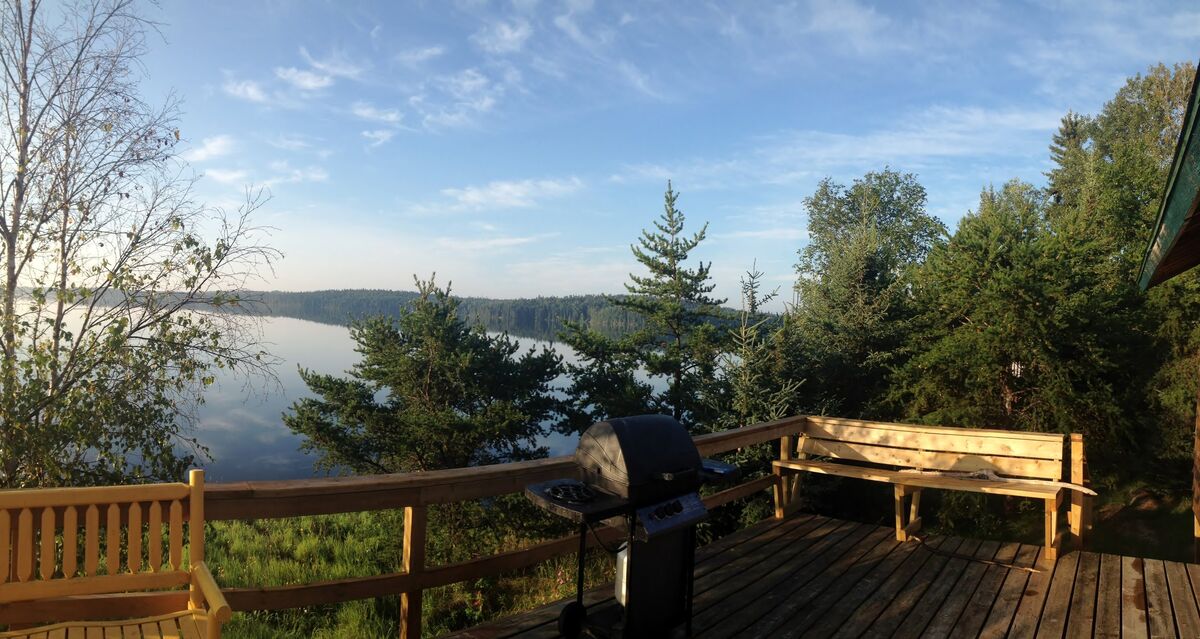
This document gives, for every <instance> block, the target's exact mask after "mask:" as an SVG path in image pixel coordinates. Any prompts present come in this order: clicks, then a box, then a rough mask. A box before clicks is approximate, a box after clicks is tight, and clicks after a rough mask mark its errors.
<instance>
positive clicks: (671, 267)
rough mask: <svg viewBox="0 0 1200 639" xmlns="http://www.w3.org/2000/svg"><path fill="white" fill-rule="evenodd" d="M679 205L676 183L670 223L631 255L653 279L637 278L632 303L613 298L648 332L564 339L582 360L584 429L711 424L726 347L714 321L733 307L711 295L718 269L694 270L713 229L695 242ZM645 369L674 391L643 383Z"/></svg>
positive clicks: (570, 333)
mask: <svg viewBox="0 0 1200 639" xmlns="http://www.w3.org/2000/svg"><path fill="white" fill-rule="evenodd" d="M678 197H679V195H678V193H676V192H675V190H674V189H673V188H672V186H671V184H670V182H668V183H667V191H666V193H665V195H664V199H663V213H662V215H661V216H660V217H659V219H657V220H655V221H654V228H653V229H652V230H645V231H643V232H642V236H641V237H640V238H639V239H638V243H637V244H635V245H633V246H631V247H630V248H631V250H632V252H633V256H634V258H635V259H636V260H637V261H638V263H639V264H641V265H642V266H643V267H644V268H645V270H646V272H647V273H646V274H645V275H638V274H633V273H631V274H630V276H629V279H630V281H629V283H627V284H626V285H625V289H626V290H627V291H628V295H625V296H622V297H610V298H609V302H610V303H611V304H612V305H613V306H614V307H617V308H621V309H626V310H628V311H630V312H632V313H634V314H635V315H637V316H639V317H641V318H642V321H643V326H642V328H641V329H640V330H638V331H635V332H633V333H631V334H629V335H626V336H624V337H622V338H620V339H618V340H611V339H608V338H605V337H603V336H601V335H599V334H597V333H595V332H594V331H590V330H587V329H585V328H584V327H582V326H580V325H569V327H568V330H567V332H566V333H565V334H564V340H565V341H566V342H567V343H568V344H569V345H570V346H571V347H572V348H574V349H575V350H576V351H578V352H579V353H580V355H581V358H582V363H581V364H580V365H578V366H573V367H572V372H573V378H574V380H575V381H574V384H573V387H572V391H573V394H574V395H575V396H576V397H577V398H578V401H577V405H578V411H577V415H578V416H579V417H578V418H577V419H576V425H577V426H581V425H584V424H585V423H586V422H587V421H588V420H591V419H596V418H603V417H608V416H613V415H621V414H629V412H630V411H634V410H637V409H638V408H640V407H644V408H645V409H649V410H654V411H661V412H665V413H670V414H671V415H673V416H674V417H675V418H676V419H678V420H680V421H683V422H685V423H693V424H694V423H697V422H703V421H704V420H705V419H706V415H705V402H704V401H702V399H701V395H702V394H703V393H704V392H705V385H706V384H707V383H708V382H709V381H710V380H712V379H713V376H714V375H715V370H716V362H717V357H718V355H719V354H720V352H721V342H722V336H721V334H720V332H719V331H718V330H717V328H716V327H715V326H714V325H713V322H712V320H713V319H714V318H718V317H720V316H721V315H722V312H721V309H720V305H721V304H723V303H724V302H725V300H723V299H717V298H714V297H712V295H711V293H712V291H713V288H714V285H713V283H712V282H711V278H710V275H709V271H710V269H711V267H712V264H711V263H708V264H705V263H704V262H699V263H697V264H696V266H695V268H689V267H688V266H687V262H688V259H689V258H690V256H691V253H692V251H693V250H695V249H696V247H697V246H699V245H700V243H701V242H703V241H704V237H705V233H706V232H707V229H708V225H707V224H705V225H704V226H702V227H701V228H700V230H699V231H698V232H696V233H694V234H692V235H687V234H686V233H685V232H684V222H685V217H684V214H683V212H682V211H680V210H679V209H678V208H677V207H676V202H677V200H678ZM638 368H640V369H643V370H645V372H646V373H647V374H648V375H650V376H651V377H657V378H660V379H663V380H665V382H666V389H665V390H664V391H663V392H659V393H655V392H653V391H652V387H651V386H650V385H649V384H647V383H645V382H644V381H640V380H638V379H637V377H636V374H635V372H634V371H635V370H637V369H638Z"/></svg>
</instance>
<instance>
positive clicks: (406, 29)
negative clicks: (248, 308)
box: [144, 0, 1200, 303]
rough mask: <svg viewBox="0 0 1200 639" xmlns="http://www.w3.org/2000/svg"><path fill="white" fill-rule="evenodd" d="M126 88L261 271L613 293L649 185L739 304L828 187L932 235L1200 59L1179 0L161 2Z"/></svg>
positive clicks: (348, 282)
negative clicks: (889, 192) (894, 203)
mask: <svg viewBox="0 0 1200 639" xmlns="http://www.w3.org/2000/svg"><path fill="white" fill-rule="evenodd" d="M149 11H150V15H151V17H152V18H154V19H156V20H159V21H161V22H162V23H163V27H162V36H163V37H162V38H157V37H152V38H151V41H150V51H149V53H148V55H147V56H146V59H145V63H146V73H147V80H146V82H145V85H144V88H145V91H146V93H147V94H148V97H150V98H155V97H159V98H161V97H163V96H165V95H166V93H167V92H168V91H171V90H173V91H175V92H176V93H177V95H178V96H179V97H180V98H182V100H183V111H184V113H183V118H182V125H183V126H182V130H183V135H184V138H185V140H186V142H187V146H186V147H185V152H184V155H185V157H186V158H187V159H188V161H189V162H190V164H191V166H192V168H193V169H194V170H195V171H196V172H197V173H202V174H203V175H204V177H203V179H202V180H201V183H200V187H199V189H200V194H201V195H202V196H203V197H204V198H205V199H206V200H207V201H208V202H210V203H212V204H214V205H219V206H226V207H231V206H234V205H236V202H237V201H238V199H239V195H240V194H241V193H243V192H244V190H245V188H246V186H247V185H251V184H253V185H257V186H265V187H267V188H269V190H270V192H271V194H272V196H273V198H272V200H271V201H270V202H269V203H268V204H267V205H266V207H264V208H263V209H262V211H261V212H260V214H259V215H258V217H257V220H258V221H259V222H260V223H262V224H267V225H270V226H272V227H274V228H275V229H276V230H275V231H274V232H273V236H272V238H271V243H272V244H273V245H274V246H276V247H277V248H279V249H281V250H282V251H284V253H285V254H286V257H285V258H284V259H283V260H282V261H281V262H280V263H279V264H278V266H277V269H276V273H275V274H274V275H272V276H270V277H268V279H267V281H266V282H264V283H262V286H263V287H264V288H275V289H284V290H312V289H321V288H392V289H407V288H411V282H412V275H413V274H414V273H418V274H423V275H427V274H429V273H430V272H433V271H436V272H437V273H438V278H439V280H441V281H443V282H444V281H446V280H453V282H454V288H455V291H456V292H457V293H459V294H463V295H481V296H493V297H517V296H536V295H561V294H568V293H589V292H619V291H621V290H622V284H623V283H624V282H625V281H626V279H627V274H628V273H629V272H630V271H631V270H633V269H634V268H635V264H634V261H633V258H632V257H631V256H630V253H629V245H630V243H631V242H632V241H634V239H635V238H636V237H637V235H638V233H639V232H640V230H641V229H642V228H644V227H646V226H648V225H649V224H650V222H651V221H652V220H653V218H655V217H656V216H657V215H658V214H659V213H660V212H661V205H662V192H663V190H664V188H665V186H666V181H667V179H668V178H670V179H672V180H673V181H674V184H675V187H676V189H677V190H678V191H680V192H681V193H682V195H681V198H680V208H681V209H682V210H683V211H684V212H685V214H686V215H687V217H688V221H689V225H691V226H692V227H693V228H698V227H699V225H700V224H701V223H703V222H705V221H707V222H709V239H708V240H707V241H706V242H705V243H704V244H703V245H702V247H701V249H699V250H698V251H697V257H698V258H702V259H704V260H706V261H708V260H711V261H712V262H713V274H714V277H715V279H716V283H717V285H718V288H717V292H718V293H719V294H722V295H724V296H727V297H730V298H731V303H736V299H733V298H736V294H737V293H736V291H737V279H738V275H739V274H740V273H742V272H744V271H745V270H746V269H747V268H749V267H750V266H751V264H752V263H753V262H754V261H757V264H758V268H759V269H760V270H762V271H764V272H765V273H766V276H767V280H768V281H769V282H770V283H771V284H772V285H779V286H781V287H782V289H783V290H784V293H785V295H784V297H787V295H788V290H789V288H790V285H791V282H792V281H793V280H794V277H793V274H792V265H793V264H794V262H795V256H796V250H797V249H799V248H800V247H802V246H803V245H804V242H805V232H804V229H805V212H804V207H803V204H802V200H803V198H804V197H805V196H806V195H809V194H811V193H812V191H813V189H814V188H815V185H816V183H817V182H818V181H819V180H820V179H821V178H822V177H825V176H832V177H833V178H834V179H836V180H839V181H842V182H847V183H848V182H850V181H851V180H853V179H854V178H855V177H856V176H860V175H862V174H863V173H864V172H866V171H869V170H874V169H879V168H882V167H884V166H891V167H893V168H895V169H899V170H903V171H910V172H913V173H916V174H917V175H918V177H919V179H920V181H921V183H922V184H924V186H925V187H926V189H927V190H928V192H929V210H930V211H931V212H932V213H934V214H936V215H937V216H939V217H940V218H941V219H942V220H943V221H945V222H946V223H947V225H949V226H950V227H951V228H953V226H954V224H955V223H956V222H957V221H958V219H959V218H961V217H962V215H963V214H965V213H966V212H967V211H968V210H970V209H972V208H973V207H974V206H975V203H976V202H977V199H978V194H979V191H980V189H981V188H984V187H986V186H987V185H989V184H1000V183H1003V182H1004V181H1006V180H1008V179H1010V178H1013V177H1017V178H1021V179H1024V180H1028V181H1032V182H1034V183H1037V184H1041V183H1043V182H1044V177H1043V173H1044V171H1046V170H1047V168H1048V159H1047V158H1048V156H1047V151H1046V146H1047V144H1048V142H1049V139H1050V135H1051V134H1052V133H1053V131H1054V129H1055V128H1056V127H1057V124H1058V120H1059V118H1060V117H1061V116H1062V115H1063V114H1064V113H1065V112H1066V111H1067V110H1068V109H1073V110H1075V111H1080V112H1084V113H1094V112H1096V111H1097V110H1098V109H1099V108H1100V107H1101V106H1102V105H1103V103H1104V101H1105V100H1106V99H1108V98H1109V97H1111V95H1112V94H1113V93H1114V92H1115V91H1116V90H1117V88H1119V87H1120V85H1121V84H1122V83H1123V82H1124V79H1125V78H1126V77H1127V76H1129V75H1132V74H1135V73H1138V72H1140V71H1143V70H1145V69H1146V68H1147V67H1148V66H1150V65H1152V64H1154V63H1157V62H1159V61H1162V62H1166V63H1168V64H1170V63H1175V62H1182V61H1187V60H1193V61H1194V60H1196V59H1197V58H1198V57H1200V8H1197V6H1196V5H1195V4H1194V3H1190V2H1175V3H1171V2H1129V3H1118V2H1105V1H1096V0H1093V1H1089V2H1079V3H1072V2H1044V3H1042V2H1038V3H1017V2H979V3H966V2H936V1H935V2H921V3H911V4H909V3H899V2H883V3H878V4H872V3H869V2H865V1H849V2H787V3H768V2H744V3H739V2H700V1H689V2H684V1H676V2H665V1H664V2H638V3H632V2H631V3H617V2H595V3H593V2H588V1H586V0H571V1H567V2H551V1H548V0H543V1H540V2H539V1H537V0H512V1H503V2H501V1H497V2H484V1H466V0H464V1H460V2H450V1H429V2H379V3H370V4H368V3H358V2H313V3H301V2H283V1H280V0H272V1H263V2H256V1H252V0H239V1H236V2H227V1H223V0H222V1H218V0H206V1H205V2H182V1H170V2H166V3H164V4H163V6H162V7H160V8H158V9H155V8H153V7H151V8H150V9H149Z"/></svg>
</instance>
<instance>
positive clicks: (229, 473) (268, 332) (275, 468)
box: [194, 317, 577, 482]
mask: <svg viewBox="0 0 1200 639" xmlns="http://www.w3.org/2000/svg"><path fill="white" fill-rule="evenodd" d="M262 322H263V326H262V330H263V336H264V337H263V338H264V340H265V341H266V342H267V343H268V348H267V350H269V351H270V352H271V353H272V354H274V355H275V356H276V357H278V358H279V359H280V360H281V361H280V362H279V364H278V366H277V367H276V375H277V376H278V378H279V380H278V385H275V384H273V383H264V382H263V381H262V380H249V381H247V380H245V379H244V378H242V377H239V376H235V375H233V374H230V373H229V372H228V371H217V372H218V376H217V381H216V383H215V384H214V385H213V386H211V387H209V389H208V391H207V392H206V393H205V403H204V404H203V405H202V406H200V408H199V410H198V412H197V425H196V430H195V432H194V435H195V437H196V438H197V439H199V440H200V443H201V444H203V445H205V446H207V447H208V448H209V451H210V453H211V455H212V459H211V460H207V461H206V460H202V459H200V460H198V464H197V465H199V466H201V467H203V468H204V469H205V471H206V473H205V474H206V475H207V477H208V479H209V481H218V482H229V481H242V480H253V479H298V478H304V477H313V476H314V475H317V474H319V473H317V472H316V471H315V470H314V466H313V462H314V461H316V455H314V454H309V453H305V452H303V451H301V450H300V444H301V438H300V437H299V436H297V435H296V434H294V433H292V431H291V430H289V429H288V427H287V426H286V425H285V424H284V423H283V419H282V418H281V416H282V415H283V413H284V412H285V411H287V410H288V409H289V408H290V407H291V405H292V403H293V402H294V401H296V400H297V399H299V398H301V397H311V396H312V394H311V393H309V392H308V387H307V386H306V385H305V384H304V382H303V380H301V379H300V374H299V372H298V367H304V368H308V369H311V370H313V371H316V372H318V373H328V374H336V375H341V374H343V373H344V372H345V371H347V370H349V369H350V368H351V367H352V366H353V365H354V364H355V363H356V362H357V361H358V360H359V355H358V353H356V352H355V351H354V341H353V340H351V339H350V331H349V329H347V328H346V327H345V326H336V325H331V324H320V323H317V322H310V321H306V320H300V319H293V318H289V317H265V318H262ZM513 339H515V340H517V341H519V342H520V344H521V346H522V348H523V349H528V348H529V347H530V346H536V347H539V348H540V347H541V346H544V345H546V346H548V345H550V343H549V342H545V341H542V340H536V339H532V338H524V337H514V338H513ZM554 348H555V350H557V351H558V352H559V354H561V355H563V356H564V358H566V359H567V360H568V361H570V360H572V359H573V358H574V356H575V354H574V352H573V351H571V349H570V348H569V347H567V346H565V345H563V344H555V345H554ZM565 383H566V380H565V379H560V380H559V383H558V385H559V386H565ZM576 440H577V438H575V437H568V436H565V435H561V434H557V433H554V434H550V435H547V436H545V437H544V438H542V440H541V442H540V443H541V444H542V445H544V446H547V447H548V448H549V449H550V454H551V455H565V454H569V453H571V452H573V451H574V450H575V443H576Z"/></svg>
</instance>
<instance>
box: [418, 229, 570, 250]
mask: <svg viewBox="0 0 1200 639" xmlns="http://www.w3.org/2000/svg"><path fill="white" fill-rule="evenodd" d="M555 235H557V233H540V234H537V235H524V236H500V237H483V238H463V237H440V238H438V239H437V244H438V245H439V246H442V247H445V248H448V249H455V250H461V251H487V250H496V249H506V248H513V247H516V246H523V245H525V244H532V243H534V242H539V241H541V240H544V239H548V238H551V237H554V236H555Z"/></svg>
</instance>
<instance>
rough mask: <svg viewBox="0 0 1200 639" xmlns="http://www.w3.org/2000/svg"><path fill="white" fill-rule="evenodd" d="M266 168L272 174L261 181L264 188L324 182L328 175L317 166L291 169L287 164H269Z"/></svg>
mask: <svg viewBox="0 0 1200 639" xmlns="http://www.w3.org/2000/svg"><path fill="white" fill-rule="evenodd" d="M268 167H269V168H270V169H271V171H272V172H273V173H274V175H272V176H271V177H269V178H267V179H266V180H263V185H264V186H268V187H270V186H275V185H278V184H299V183H301V182H324V181H326V180H328V179H329V173H328V172H327V171H325V169H323V168H321V167H319V166H307V167H300V168H297V167H292V166H291V165H290V164H289V163H287V162H271V163H270V164H269V165H268Z"/></svg>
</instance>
